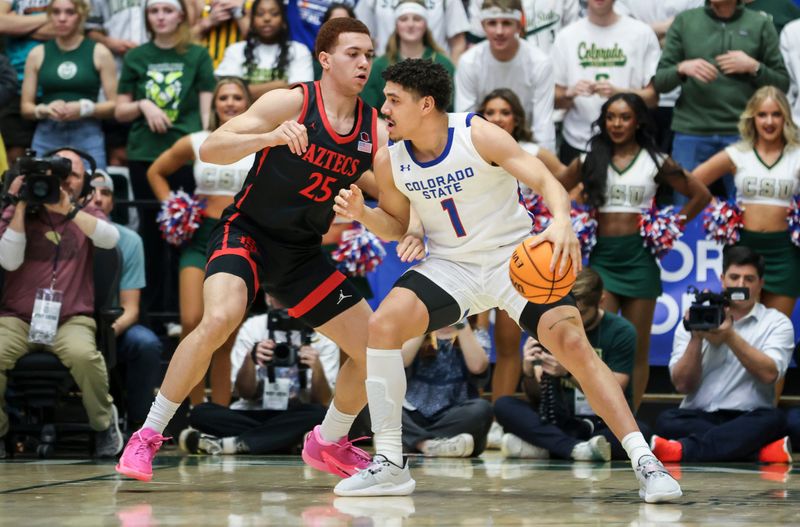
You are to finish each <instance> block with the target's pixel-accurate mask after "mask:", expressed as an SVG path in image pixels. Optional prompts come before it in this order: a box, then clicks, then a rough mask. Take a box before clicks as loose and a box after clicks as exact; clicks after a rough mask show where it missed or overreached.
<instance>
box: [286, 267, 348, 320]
mask: <svg viewBox="0 0 800 527" xmlns="http://www.w3.org/2000/svg"><path fill="white" fill-rule="evenodd" d="M344 280H345V276H344V275H343V274H342V273H340V272H339V271H334V272H333V274H331V275H330V276H329V277H328V278H326V279H325V281H324V282H322V283H321V284H319V285H318V286H317V288H316V289H314V290H313V291H311V292H310V293H309V294H308V296H306V297H305V298H304V299H303V300H301V301H300V302H298V304H297V305H296V306H294V307H293V308H290V309H289V316H291V317H294V318H299V317H302V316H303V315H305V314H306V313H308V312H309V311H311V310H312V309H313V308H314V307H316V305H317V304H319V303H320V302H322V300H323V299H324V298H325V297H326V296H328V295H329V294H331V292H332V291H333V290H334V289H336V287H337V286H338V285H339V284H341V283H342V282H344Z"/></svg>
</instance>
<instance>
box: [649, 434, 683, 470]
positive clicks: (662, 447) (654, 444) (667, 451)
mask: <svg viewBox="0 0 800 527" xmlns="http://www.w3.org/2000/svg"><path fill="white" fill-rule="evenodd" d="M650 450H652V451H653V454H655V455H656V457H657V458H658V460H659V461H661V462H662V463H675V462H678V461H680V460H681V458H683V445H682V444H681V442H680V441H675V440H673V439H664V438H663V437H660V436H657V435H655V434H653V438H652V439H651V440H650Z"/></svg>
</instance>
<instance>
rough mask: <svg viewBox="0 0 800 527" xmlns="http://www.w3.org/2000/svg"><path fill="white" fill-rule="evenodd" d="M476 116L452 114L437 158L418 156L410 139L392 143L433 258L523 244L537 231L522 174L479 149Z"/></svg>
mask: <svg viewBox="0 0 800 527" xmlns="http://www.w3.org/2000/svg"><path fill="white" fill-rule="evenodd" d="M474 116H475V114H473V113H469V114H468V113H451V114H448V117H449V129H448V139H447V145H446V146H445V148H444V151H443V152H442V154H441V155H440V156H439V157H438V158H436V159H434V160H432V161H428V162H424V163H423V162H419V161H417V160H416V159H414V154H413V153H412V146H411V143H410V142H409V141H401V142H399V143H395V144H393V145H391V146H390V147H389V153H390V155H391V161H392V174H393V176H394V182H395V185H396V186H397V188H398V189H399V190H400V191H401V192H402V193H403V194H405V195H406V196H407V197H408V199H409V200H410V201H411V205H412V206H413V207H414V210H415V211H416V212H417V214H418V215H419V217H420V219H421V221H422V224H423V225H424V227H425V234H426V235H427V236H428V251H429V253H430V255H431V256H441V257H446V258H448V259H453V260H464V259H472V258H471V257H474V256H476V255H480V253H482V252H484V251H489V250H492V249H497V248H498V247H503V246H506V245H511V244H515V243H519V242H520V241H521V240H523V239H524V238H525V237H526V236H528V235H529V233H530V230H531V216H530V214H529V213H528V210H527V209H526V208H525V206H524V205H523V204H522V203H521V202H520V193H519V185H518V184H517V180H516V178H514V177H513V176H511V175H510V174H509V173H508V172H506V171H505V170H504V169H502V168H500V167H496V166H492V165H491V164H490V163H488V162H486V161H485V160H484V159H483V158H482V157H481V156H480V154H478V152H477V150H475V146H474V145H473V144H472V136H471V128H470V121H471V119H472V118H473V117H474ZM478 118H479V119H480V117H478Z"/></svg>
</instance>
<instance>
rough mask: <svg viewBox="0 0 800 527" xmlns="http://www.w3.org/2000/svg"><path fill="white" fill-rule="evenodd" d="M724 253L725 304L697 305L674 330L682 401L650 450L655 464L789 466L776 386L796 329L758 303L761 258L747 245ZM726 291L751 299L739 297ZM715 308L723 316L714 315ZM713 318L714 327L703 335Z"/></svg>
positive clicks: (675, 379) (662, 419) (661, 421)
mask: <svg viewBox="0 0 800 527" xmlns="http://www.w3.org/2000/svg"><path fill="white" fill-rule="evenodd" d="M722 254H723V255H722V276H721V277H720V279H721V281H722V287H723V288H724V289H725V290H726V294H725V295H724V296H723V297H722V298H726V297H728V298H731V299H730V300H717V301H716V302H713V301H712V305H711V306H699V305H697V303H696V304H695V305H693V306H692V308H691V309H690V310H689V312H688V313H687V316H686V320H687V323H686V324H685V325H688V326H689V328H688V329H687V328H685V327H683V326H678V328H677V329H676V330H675V338H674V341H673V347H672V356H671V357H670V361H669V370H670V375H671V377H672V383H673V384H674V385H675V388H676V389H677V390H678V392H680V393H682V394H685V395H686V397H685V398H684V399H683V401H682V402H681V405H680V407H679V408H676V409H673V410H667V411H666V412H664V413H662V414H661V415H660V416H659V418H658V421H657V422H656V433H657V434H658V435H654V436H653V439H652V441H651V443H652V445H651V447H652V449H653V452H654V453H655V454H656V456H657V457H658V458H659V459H660V460H661V461H746V460H753V459H758V460H759V461H761V462H764V463H790V462H791V454H790V452H791V449H790V448H789V439H788V437H785V436H786V434H787V427H786V419H785V417H784V415H783V413H782V412H781V411H780V410H778V409H777V408H776V407H775V384H776V383H777V382H778V380H779V379H781V378H782V377H783V375H784V374H785V373H786V369H787V367H788V366H789V362H790V361H791V358H792V351H793V349H794V329H793V327H792V323H791V321H790V320H789V319H788V318H787V317H786V315H784V314H782V313H781V312H780V311H778V310H776V309H772V308H767V307H765V306H764V305H763V304H761V303H760V302H759V299H760V296H761V291H762V288H763V286H764V258H763V257H761V256H760V255H759V254H757V253H756V252H754V251H753V250H752V249H750V248H749V247H745V246H729V247H726V248H725V250H724V251H723V253H722ZM731 288H746V289H747V291H748V293H749V295H744V296H747V298H745V299H741V297H739V298H737V297H735V296H734V295H732V294H731V292H730V289H731ZM705 296H706V297H707V296H708V295H707V294H706V295H705ZM700 300H702V297H701V298H700ZM726 304H727V305H726ZM715 305H716V309H718V310H721V311H722V314H723V316H721V317H715V316H712V315H713V311H714V310H715ZM698 308H700V309H698ZM714 320H716V321H717V322H718V323H719V326H718V327H717V328H716V329H708V327H709V326H710V325H714ZM702 328H705V329H702Z"/></svg>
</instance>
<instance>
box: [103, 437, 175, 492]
mask: <svg viewBox="0 0 800 527" xmlns="http://www.w3.org/2000/svg"><path fill="white" fill-rule="evenodd" d="M167 439H170V438H169V437H164V436H162V435H161V434H159V433H158V432H156V431H155V430H153V429H152V428H142V429H141V430H137V431H136V432H134V433H133V435H132V436H131V438H130V439H129V440H128V444H127V445H125V450H124V451H123V452H122V457H120V458H119V463H117V467H116V470H117V472H119V473H120V474H122V475H123V476H128V477H129V478H133V479H138V480H139V481H150V480H151V479H153V458H154V457H156V452H158V449H159V448H161V443H163V442H164V441H166V440H167Z"/></svg>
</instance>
